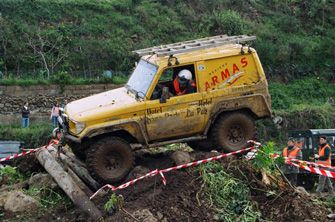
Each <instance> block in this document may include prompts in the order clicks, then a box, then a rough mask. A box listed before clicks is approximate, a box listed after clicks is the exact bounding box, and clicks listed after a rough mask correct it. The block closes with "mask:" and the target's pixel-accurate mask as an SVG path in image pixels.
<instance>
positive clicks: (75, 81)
mask: <svg viewBox="0 0 335 222" xmlns="http://www.w3.org/2000/svg"><path fill="white" fill-rule="evenodd" d="M68 78H69V79H68V80H67V81H66V82H65V83H61V81H59V79H57V78H54V79H45V78H42V77H37V78H30V77H25V78H17V77H14V76H7V77H6V76H5V77H3V78H2V79H0V85H5V86H11V85H18V86H32V85H51V84H58V85H69V84H71V85H89V84H111V83H112V84H125V83H126V82H127V81H128V77H127V76H125V75H115V76H113V77H112V78H106V77H101V78H83V77H79V78H74V77H71V76H70V77H68Z"/></svg>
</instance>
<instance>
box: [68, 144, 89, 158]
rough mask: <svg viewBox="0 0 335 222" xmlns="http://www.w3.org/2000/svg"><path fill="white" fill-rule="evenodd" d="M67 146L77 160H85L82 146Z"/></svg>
mask: <svg viewBox="0 0 335 222" xmlns="http://www.w3.org/2000/svg"><path fill="white" fill-rule="evenodd" d="M68 145H69V147H70V148H71V150H72V152H73V153H74V155H76V157H77V158H78V159H80V160H81V161H85V160H86V152H85V149H84V148H83V147H82V146H80V145H79V144H68Z"/></svg>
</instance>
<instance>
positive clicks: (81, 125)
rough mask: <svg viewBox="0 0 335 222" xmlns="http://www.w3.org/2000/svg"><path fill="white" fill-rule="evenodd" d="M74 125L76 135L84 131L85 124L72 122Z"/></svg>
mask: <svg viewBox="0 0 335 222" xmlns="http://www.w3.org/2000/svg"><path fill="white" fill-rule="evenodd" d="M74 124H76V133H77V134H79V133H81V131H83V130H84V129H85V123H81V122H74Z"/></svg>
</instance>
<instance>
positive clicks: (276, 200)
mask: <svg viewBox="0 0 335 222" xmlns="http://www.w3.org/2000/svg"><path fill="white" fill-rule="evenodd" d="M192 155H194V157H195V158H196V159H202V158H205V157H208V156H209V155H210V154H209V153H202V152H197V153H193V154H192ZM220 163H221V164H222V165H223V166H224V168H225V169H226V171H227V172H228V173H229V174H231V175H232V176H233V177H235V178H237V179H238V180H239V181H242V182H243V183H245V184H246V185H247V186H248V188H249V189H250V200H251V201H252V204H253V206H254V209H255V210H257V211H258V212H260V213H261V218H262V219H264V220H267V221H268V220H270V221H327V215H328V214H329V213H330V212H329V210H328V209H327V208H326V207H324V206H323V205H321V204H320V203H319V202H315V200H313V199H312V198H311V197H310V196H308V195H303V194H298V193H297V192H295V191H294V190H293V189H292V188H290V187H289V186H287V185H285V184H284V185H283V184H281V186H278V184H277V185H276V184H272V185H271V186H266V185H265V184H263V183H262V181H261V180H262V175H261V172H259V171H258V170H255V169H254V168H253V166H252V165H251V163H250V162H247V161H245V160H242V159H238V158H235V157H233V158H229V159H224V160H222V161H220ZM136 165H138V166H137V167H136V168H135V169H134V170H133V171H132V172H131V174H130V175H129V177H128V178H127V179H131V178H136V177H138V176H140V175H143V174H145V173H146V172H148V171H149V170H155V169H164V168H167V167H170V166H173V165H174V162H173V160H172V159H171V153H168V152H166V153H159V154H149V153H145V154H141V155H139V156H137V158H136ZM165 177H166V179H167V185H166V186H164V185H163V183H162V181H161V178H160V177H159V176H157V177H152V178H149V179H144V180H142V181H139V182H138V183H136V184H135V185H133V186H131V187H128V188H126V189H124V190H120V191H117V192H116V194H117V195H122V199H123V204H122V209H123V210H118V211H116V212H115V211H113V210H111V211H110V212H109V213H106V215H105V221H217V220H218V217H217V216H216V211H215V207H214V206H212V205H211V204H210V201H208V198H207V197H206V196H205V195H204V194H203V191H204V189H206V186H205V184H204V182H203V180H202V177H201V176H200V174H199V171H198V170H197V168H189V169H186V170H179V171H173V172H169V173H166V175H165ZM110 195H111V192H110V191H108V192H105V194H104V195H99V196H98V197H97V198H94V202H95V203H96V204H98V205H99V207H100V208H101V209H103V205H104V203H106V201H107V200H108V198H109V197H110ZM1 211H2V213H3V214H4V217H3V218H4V219H5V220H8V221H21V219H22V217H17V215H15V214H11V213H9V212H6V211H3V210H1ZM24 218H25V219H26V220H27V221H87V218H86V217H85V215H82V214H81V213H80V212H78V211H77V210H76V209H75V207H73V206H70V207H69V206H66V205H60V206H58V207H55V208H52V209H48V210H47V211H41V212H34V213H32V212H31V213H27V214H25V217H24Z"/></svg>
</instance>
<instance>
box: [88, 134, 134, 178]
mask: <svg viewBox="0 0 335 222" xmlns="http://www.w3.org/2000/svg"><path fill="white" fill-rule="evenodd" d="M133 160H134V155H133V152H132V150H131V147H130V145H129V144H128V143H127V141H125V140H123V139H121V138H118V137H108V138H104V139H102V140H99V141H97V142H96V143H94V144H93V145H92V146H91V148H90V149H89V150H88V151H87V158H86V163H87V166H88V170H89V171H90V174H91V175H92V177H94V178H95V179H96V180H98V181H99V182H101V183H111V184H113V183H117V182H120V181H121V180H122V179H124V178H125V177H126V176H127V175H128V173H129V171H130V170H131V169H132V168H133Z"/></svg>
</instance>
